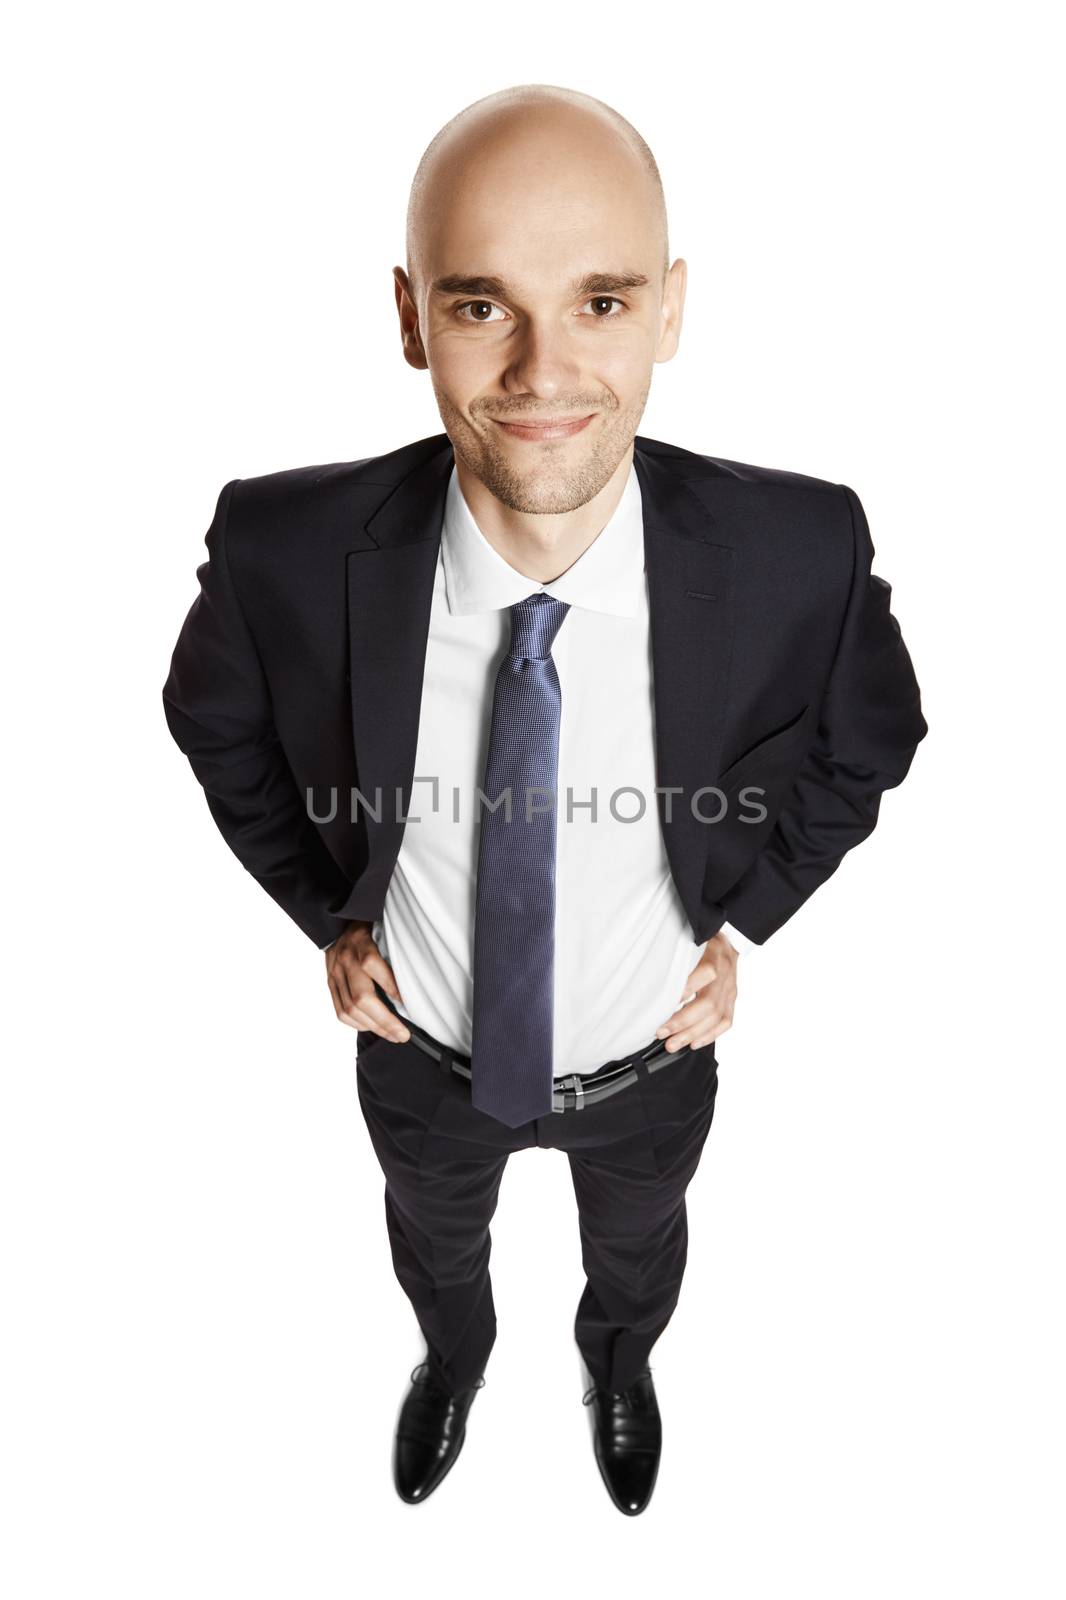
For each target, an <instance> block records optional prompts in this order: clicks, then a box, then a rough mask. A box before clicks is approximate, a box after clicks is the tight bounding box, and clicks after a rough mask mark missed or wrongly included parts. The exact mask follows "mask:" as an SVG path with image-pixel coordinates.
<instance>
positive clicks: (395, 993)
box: [360, 946, 403, 1005]
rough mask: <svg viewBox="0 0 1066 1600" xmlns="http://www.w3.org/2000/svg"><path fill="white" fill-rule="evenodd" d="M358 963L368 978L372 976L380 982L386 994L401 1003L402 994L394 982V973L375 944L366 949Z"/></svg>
mask: <svg viewBox="0 0 1066 1600" xmlns="http://www.w3.org/2000/svg"><path fill="white" fill-rule="evenodd" d="M360 965H361V966H362V969H363V971H364V972H365V973H366V975H367V977H368V978H373V979H374V980H375V981H376V982H377V983H380V985H381V987H382V988H383V989H384V990H385V993H386V994H388V995H391V996H392V998H393V999H394V1000H399V1002H400V1004H401V1005H402V1004H403V995H402V994H401V993H400V989H399V985H398V984H397V982H396V974H395V973H394V972H393V970H392V968H391V967H390V966H389V963H388V962H387V961H386V960H385V957H384V956H383V955H382V954H381V951H380V950H378V949H377V947H376V946H374V947H371V949H369V950H368V951H367V953H366V955H365V956H364V957H363V959H362V962H361V963H360Z"/></svg>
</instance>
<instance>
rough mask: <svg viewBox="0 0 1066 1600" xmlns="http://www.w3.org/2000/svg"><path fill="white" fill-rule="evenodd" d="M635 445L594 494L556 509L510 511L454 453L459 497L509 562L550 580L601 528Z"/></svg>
mask: <svg viewBox="0 0 1066 1600" xmlns="http://www.w3.org/2000/svg"><path fill="white" fill-rule="evenodd" d="M634 448H635V447H634V445H633V444H630V446H629V449H628V450H627V451H626V453H625V455H624V456H623V457H622V460H621V461H620V462H619V463H618V466H617V467H616V468H615V470H614V472H613V473H612V474H611V476H610V477H609V478H608V480H607V482H606V483H605V484H604V486H603V488H602V489H601V490H600V491H599V493H598V494H595V495H593V497H592V499H591V500H588V501H586V503H585V504H584V505H583V506H577V507H575V509H574V510H573V511H561V512H557V513H554V514H543V513H540V512H529V511H514V510H512V508H511V507H510V506H506V505H504V503H503V501H502V500H498V499H497V498H496V496H495V495H494V494H493V493H492V491H491V490H490V489H487V488H486V487H485V485H484V484H483V483H482V482H481V479H480V478H476V477H475V476H474V475H473V473H472V472H470V471H469V470H468V468H467V467H465V466H464V464H463V463H462V462H461V461H460V460H459V458H458V457H456V461H455V471H456V476H457V477H458V480H459V487H460V489H461V490H462V491H463V498H464V499H465V501H466V503H467V505H468V506H469V507H470V512H471V515H472V516H473V518H474V521H475V522H476V523H477V525H478V528H479V529H480V530H481V533H482V534H483V535H484V537H485V538H486V539H487V540H488V542H489V544H491V546H492V548H493V549H494V550H495V551H496V552H497V554H498V555H501V556H502V557H503V559H504V560H505V561H506V562H507V564H508V566H511V567H514V569H515V571H516V572H520V573H521V574H522V576H523V577H524V578H529V579H531V580H532V581H533V582H534V583H551V582H552V581H553V580H554V579H555V578H559V577H561V576H562V574H563V573H564V572H566V570H567V569H568V568H569V567H572V566H573V564H574V562H575V561H576V560H577V559H578V557H579V556H582V555H584V553H585V551H586V550H587V549H588V547H589V545H590V544H592V543H594V541H595V540H596V539H597V538H598V537H599V535H600V534H601V533H602V532H603V530H604V528H605V527H606V526H607V523H608V522H609V521H610V519H611V516H612V515H613V513H614V510H615V507H616V506H617V505H618V502H619V500H620V499H621V498H622V492H623V490H624V489H625V486H626V480H627V478H628V477H629V469H630V467H631V466H632V464H633V451H634Z"/></svg>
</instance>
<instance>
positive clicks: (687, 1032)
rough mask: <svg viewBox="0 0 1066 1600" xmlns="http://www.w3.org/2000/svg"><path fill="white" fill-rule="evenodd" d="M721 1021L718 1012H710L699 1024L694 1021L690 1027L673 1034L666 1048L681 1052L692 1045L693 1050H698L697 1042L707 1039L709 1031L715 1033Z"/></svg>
mask: <svg viewBox="0 0 1066 1600" xmlns="http://www.w3.org/2000/svg"><path fill="white" fill-rule="evenodd" d="M720 1021H721V1017H720V1015H719V1013H718V1012H717V1011H714V1012H710V1013H709V1014H708V1015H707V1016H705V1017H701V1018H700V1019H699V1021H698V1022H697V1021H694V1022H692V1023H691V1024H690V1025H689V1026H688V1027H686V1028H679V1029H678V1030H677V1031H676V1032H675V1033H671V1034H670V1035H669V1037H668V1038H667V1041H666V1048H667V1049H668V1050H680V1049H682V1047H683V1046H684V1045H686V1044H687V1045H691V1046H692V1047H693V1049H697V1048H699V1047H698V1046H697V1045H696V1040H697V1039H705V1037H706V1034H707V1032H708V1030H712V1032H713V1030H714V1029H715V1028H717V1026H718V1024H719V1022H720Z"/></svg>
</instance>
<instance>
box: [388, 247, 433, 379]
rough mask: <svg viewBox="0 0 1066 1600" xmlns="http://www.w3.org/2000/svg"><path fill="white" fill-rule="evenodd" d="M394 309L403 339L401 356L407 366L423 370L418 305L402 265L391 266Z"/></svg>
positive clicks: (423, 359) (423, 360)
mask: <svg viewBox="0 0 1066 1600" xmlns="http://www.w3.org/2000/svg"><path fill="white" fill-rule="evenodd" d="M392 276H393V278H394V280H395V292H396V310H397V311H398V313H399V316H400V337H401V339H402V341H403V358H404V360H405V361H406V362H407V363H408V365H409V366H412V367H415V368H417V369H418V371H419V372H424V371H425V370H426V368H427V367H428V366H429V362H428V361H427V359H426V352H425V348H424V346H423V344H422V335H421V333H420V331H419V327H418V306H417V304H416V302H415V296H414V291H413V289H412V287H411V283H410V280H409V278H408V276H407V273H406V272H405V271H404V269H403V268H402V267H393V269H392Z"/></svg>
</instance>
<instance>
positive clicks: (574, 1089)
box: [552, 1072, 585, 1111]
mask: <svg viewBox="0 0 1066 1600" xmlns="http://www.w3.org/2000/svg"><path fill="white" fill-rule="evenodd" d="M556 1081H557V1088H556V1089H555V1091H554V1093H553V1094H552V1110H553V1111H567V1110H569V1111H580V1110H582V1109H583V1107H584V1104H585V1086H584V1084H583V1083H582V1081H581V1073H580V1072H571V1073H570V1074H569V1076H568V1077H565V1078H559V1079H557V1080H556ZM568 1094H573V1096H574V1103H573V1105H572V1106H567V1103H566V1097H567V1095H568ZM556 1096H559V1097H560V1098H561V1099H562V1102H563V1103H562V1105H561V1106H557V1105H556V1104H555V1099H556Z"/></svg>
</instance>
